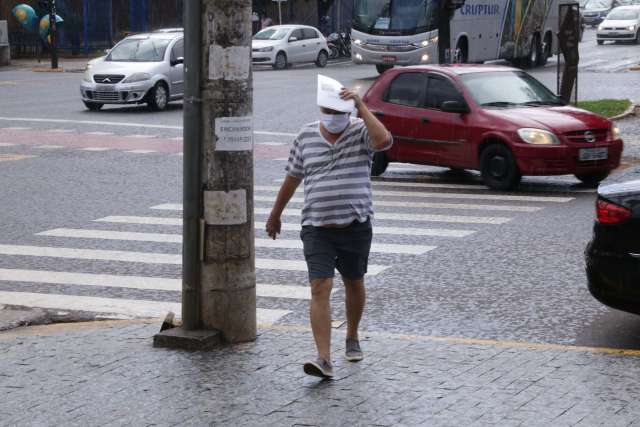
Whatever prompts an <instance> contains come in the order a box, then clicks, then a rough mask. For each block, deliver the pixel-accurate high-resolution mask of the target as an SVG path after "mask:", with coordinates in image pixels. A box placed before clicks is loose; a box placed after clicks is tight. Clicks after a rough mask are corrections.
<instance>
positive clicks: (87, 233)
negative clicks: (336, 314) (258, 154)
mask: <svg viewBox="0 0 640 427" xmlns="http://www.w3.org/2000/svg"><path fill="white" fill-rule="evenodd" d="M36 235H37V236H46V237H67V238H79V239H105V240H124V241H136V242H157V243H182V235H181V234H166V233H137V232H127V231H109V230H87V229H76V228H56V229H53V230H48V231H43V232H42V233H38V234H36ZM255 244H256V246H257V247H261V248H281V249H302V242H301V241H300V240H287V239H278V240H270V239H255ZM435 248H436V247H435V246H423V245H399V244H387V243H373V244H372V245H371V252H376V253H397V254H411V255H422V254H424V253H426V252H429V251H431V250H433V249H435Z"/></svg>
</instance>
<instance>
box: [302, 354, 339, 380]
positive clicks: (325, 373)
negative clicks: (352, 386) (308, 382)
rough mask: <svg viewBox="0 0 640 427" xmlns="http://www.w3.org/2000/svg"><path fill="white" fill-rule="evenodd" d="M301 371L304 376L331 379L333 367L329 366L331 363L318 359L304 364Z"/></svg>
mask: <svg viewBox="0 0 640 427" xmlns="http://www.w3.org/2000/svg"><path fill="white" fill-rule="evenodd" d="M303 369H304V373H305V374H307V375H313V376H314V377H320V378H331V377H333V366H331V363H329V362H327V361H326V360H324V359H321V358H319V357H318V358H317V359H316V360H313V361H311V362H307V363H305V364H304V367H303Z"/></svg>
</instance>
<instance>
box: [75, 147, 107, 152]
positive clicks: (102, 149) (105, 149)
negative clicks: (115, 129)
mask: <svg viewBox="0 0 640 427" xmlns="http://www.w3.org/2000/svg"><path fill="white" fill-rule="evenodd" d="M109 150H111V148H106V147H87V148H78V151H109Z"/></svg>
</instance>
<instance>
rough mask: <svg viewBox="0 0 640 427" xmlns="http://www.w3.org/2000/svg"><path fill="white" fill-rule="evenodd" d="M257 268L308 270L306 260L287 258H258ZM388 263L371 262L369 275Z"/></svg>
mask: <svg viewBox="0 0 640 427" xmlns="http://www.w3.org/2000/svg"><path fill="white" fill-rule="evenodd" d="M256 268H257V269H262V270H286V271H305V272H306V271H307V262H306V261H291V260H287V259H263V258H256ZM388 268H389V266H388V265H378V264H369V265H368V267H367V276H376V275H378V274H380V273H382V272H383V271H384V270H386V269H388Z"/></svg>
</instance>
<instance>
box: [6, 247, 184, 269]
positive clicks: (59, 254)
mask: <svg viewBox="0 0 640 427" xmlns="http://www.w3.org/2000/svg"><path fill="white" fill-rule="evenodd" d="M0 255H16V256H35V257H50V258H70V259H88V260H99V261H122V262H138V263H145V264H176V265H179V264H181V263H182V255H174V254H161V253H149V252H129V251H111V250H102V249H75V248H57V247H45V246H21V245H0Z"/></svg>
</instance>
